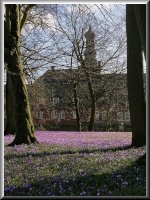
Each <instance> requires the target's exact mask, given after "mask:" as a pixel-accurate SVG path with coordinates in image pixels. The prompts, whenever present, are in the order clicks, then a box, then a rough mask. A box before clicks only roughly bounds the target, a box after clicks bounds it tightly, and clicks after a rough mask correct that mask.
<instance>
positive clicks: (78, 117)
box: [74, 84, 81, 131]
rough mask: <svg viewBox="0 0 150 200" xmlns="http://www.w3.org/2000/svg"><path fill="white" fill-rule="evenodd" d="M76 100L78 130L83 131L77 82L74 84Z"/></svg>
mask: <svg viewBox="0 0 150 200" xmlns="http://www.w3.org/2000/svg"><path fill="white" fill-rule="evenodd" d="M74 100H75V108H76V121H77V131H81V121H80V110H79V99H78V95H77V84H74Z"/></svg>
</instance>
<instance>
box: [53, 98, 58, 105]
mask: <svg viewBox="0 0 150 200" xmlns="http://www.w3.org/2000/svg"><path fill="white" fill-rule="evenodd" d="M58 103H59V98H56V97H54V98H53V105H56V104H58Z"/></svg>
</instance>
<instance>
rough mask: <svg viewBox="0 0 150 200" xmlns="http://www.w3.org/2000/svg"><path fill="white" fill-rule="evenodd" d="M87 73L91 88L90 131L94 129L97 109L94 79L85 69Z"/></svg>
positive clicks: (89, 87)
mask: <svg viewBox="0 0 150 200" xmlns="http://www.w3.org/2000/svg"><path fill="white" fill-rule="evenodd" d="M85 74H86V77H87V82H88V89H89V94H90V98H91V113H90V121H89V125H88V131H93V128H94V122H95V111H96V99H95V95H94V91H93V87H92V80H91V77H90V74H89V73H88V72H87V71H86V70H85Z"/></svg>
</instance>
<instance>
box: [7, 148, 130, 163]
mask: <svg viewBox="0 0 150 200" xmlns="http://www.w3.org/2000/svg"><path fill="white" fill-rule="evenodd" d="M131 148H132V146H131V145H128V146H124V147H115V148H105V149H101V148H97V149H88V148H87V149H83V150H64V151H53V152H48V151H43V152H42V153H33V152H30V153H25V154H20V155H19V154H18V155H10V154H9V155H5V156H4V158H5V160H9V159H11V158H14V157H16V158H23V157H27V156H32V157H43V156H48V155H49V156H51V155H65V154H76V153H78V154H84V153H86V154H90V153H102V152H107V151H112V152H115V151H124V150H128V149H131Z"/></svg>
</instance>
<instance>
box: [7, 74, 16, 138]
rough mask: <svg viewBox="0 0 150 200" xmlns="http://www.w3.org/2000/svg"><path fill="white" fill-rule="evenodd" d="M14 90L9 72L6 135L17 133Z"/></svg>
mask: <svg viewBox="0 0 150 200" xmlns="http://www.w3.org/2000/svg"><path fill="white" fill-rule="evenodd" d="M12 90H13V88H12V82H11V74H9V73H8V72H7V82H6V117H7V119H6V128H5V132H4V135H7V134H13V135H14V134H15V132H16V127H15V125H16V122H15V104H14V99H13V91H12Z"/></svg>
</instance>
